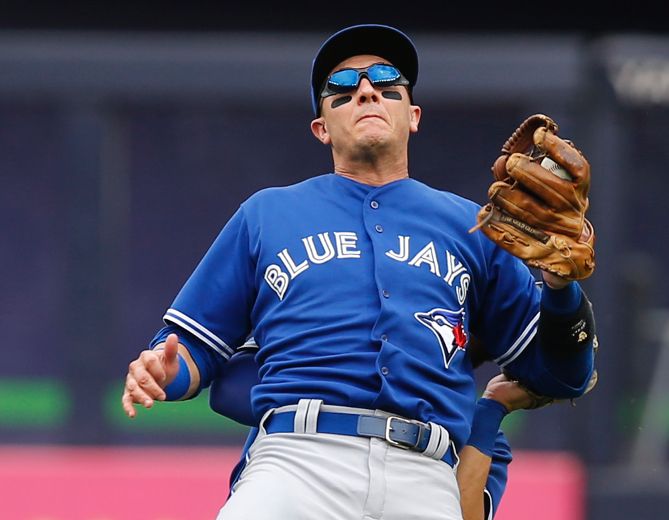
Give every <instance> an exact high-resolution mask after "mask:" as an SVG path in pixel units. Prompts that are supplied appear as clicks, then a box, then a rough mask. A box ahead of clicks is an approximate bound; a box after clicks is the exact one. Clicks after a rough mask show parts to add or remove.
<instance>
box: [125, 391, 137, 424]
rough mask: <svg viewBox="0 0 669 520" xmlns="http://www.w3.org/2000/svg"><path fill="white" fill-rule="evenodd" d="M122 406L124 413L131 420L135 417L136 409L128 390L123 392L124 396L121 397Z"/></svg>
mask: <svg viewBox="0 0 669 520" xmlns="http://www.w3.org/2000/svg"><path fill="white" fill-rule="evenodd" d="M121 405H122V406H123V411H124V412H125V414H126V415H127V416H128V417H130V418H131V419H132V418H134V417H135V415H136V414H137V412H135V407H134V406H133V400H132V397H131V396H130V392H128V390H124V391H123V396H122V397H121Z"/></svg>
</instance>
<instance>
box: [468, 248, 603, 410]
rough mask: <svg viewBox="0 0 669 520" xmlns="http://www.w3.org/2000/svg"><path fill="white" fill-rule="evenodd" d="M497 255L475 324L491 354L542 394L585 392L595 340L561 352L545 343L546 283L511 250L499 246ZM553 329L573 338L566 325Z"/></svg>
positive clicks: (561, 395)
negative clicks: (542, 285) (542, 329)
mask: <svg viewBox="0 0 669 520" xmlns="http://www.w3.org/2000/svg"><path fill="white" fill-rule="evenodd" d="M491 258H492V259H491V261H490V262H489V265H488V272H489V284H488V287H487V290H486V294H485V295H484V300H483V301H484V305H483V309H481V312H480V314H479V316H478V319H477V321H476V322H475V325H474V326H475V334H476V335H477V336H479V337H480V338H481V339H482V341H483V344H484V345H485V347H486V350H487V351H488V355H489V357H490V358H491V359H492V360H493V361H494V362H495V363H496V364H497V365H498V366H499V367H500V368H502V369H503V370H505V371H506V372H507V373H508V374H509V375H510V376H511V377H513V378H515V379H518V380H520V381H522V382H523V384H525V385H526V386H528V387H529V388H531V389H532V390H533V391H535V392H536V393H539V394H541V395H548V396H551V397H555V398H560V399H568V398H573V397H578V396H580V395H582V394H583V392H584V391H585V389H586V388H587V385H588V381H589V380H590V376H591V375H592V371H593V370H594V362H593V361H594V359H593V351H592V342H589V343H588V345H586V348H582V349H580V350H578V351H573V350H572V351H570V349H568V348H565V349H564V351H563V352H562V353H560V354H559V355H555V353H554V352H550V351H549V350H548V349H545V348H543V347H542V345H541V343H540V342H539V339H538V338H539V334H538V332H539V330H540V326H541V319H540V318H541V305H542V290H541V288H540V284H537V281H536V279H535V277H534V276H533V275H532V273H531V272H530V270H529V268H528V267H527V266H525V264H523V263H522V262H521V261H520V260H518V259H517V258H515V257H513V256H512V255H510V254H509V253H507V252H506V251H503V250H501V249H499V248H496V250H495V251H494V252H493V253H492V255H491ZM563 329H564V330H563ZM551 334H553V335H554V336H555V338H560V337H564V338H565V343H567V338H568V337H569V335H570V334H571V333H570V331H569V330H568V328H566V327H562V329H557V328H555V329H554V330H552V331H551ZM563 334H564V336H562V335H563ZM555 342H558V343H559V342H560V340H559V339H556V340H555V341H554V343H555Z"/></svg>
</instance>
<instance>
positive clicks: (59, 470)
mask: <svg viewBox="0 0 669 520" xmlns="http://www.w3.org/2000/svg"><path fill="white" fill-rule="evenodd" d="M239 453H240V448H215V449H214V448H182V447H174V448H171V447H161V448H145V447H141V448H135V447H133V448H70V447H68V448H62V447H25V446H4V447H0V490H2V491H1V492H0V495H1V496H2V499H1V500H0V512H1V514H0V516H1V518H3V519H8V520H213V519H214V518H216V514H217V512H218V510H219V509H220V507H221V506H222V505H223V503H224V501H225V498H226V497H227V492H228V476H229V474H230V471H231V470H232V468H233V466H234V465H235V464H236V462H237V460H238V457H239ZM509 468H510V470H509V485H508V487H507V492H506V494H505V496H504V498H503V500H502V503H501V505H500V509H499V513H498V515H497V516H496V520H510V519H514V520H526V519H527V520H529V519H532V520H534V519H536V518H541V519H542V520H583V519H584V518H585V504H584V500H585V485H586V475H585V469H584V468H583V466H582V464H581V463H580V461H579V460H578V459H577V458H575V457H574V456H572V455H570V454H568V453H556V452H549V453H545V452H517V453H515V454H514V461H513V462H512V464H511V466H510V467H509Z"/></svg>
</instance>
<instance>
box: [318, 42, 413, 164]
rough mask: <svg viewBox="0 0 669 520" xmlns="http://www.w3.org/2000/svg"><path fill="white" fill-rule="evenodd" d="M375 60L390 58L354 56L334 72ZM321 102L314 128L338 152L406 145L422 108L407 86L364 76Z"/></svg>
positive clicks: (324, 141)
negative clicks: (376, 83)
mask: <svg viewBox="0 0 669 520" xmlns="http://www.w3.org/2000/svg"><path fill="white" fill-rule="evenodd" d="M375 63H389V62H388V60H385V59H383V58H381V57H379V56H373V55H360V56H353V57H351V58H348V59H346V60H344V61H342V62H341V63H340V64H339V65H337V66H336V67H335V68H334V69H333V70H332V72H337V71H340V70H342V69H348V68H351V69H364V68H366V67H369V66H370V65H373V64H375ZM391 65H392V64H391ZM321 103H322V108H321V117H319V118H318V119H315V120H314V121H313V122H312V125H311V126H312V131H313V132H314V135H316V137H317V138H318V139H319V140H320V141H321V142H323V143H325V144H331V145H332V147H333V150H334V152H335V154H337V153H339V154H346V153H349V152H352V153H358V152H359V153H369V152H370V151H371V150H374V149H375V150H383V149H384V148H387V147H394V146H401V147H404V148H406V147H407V144H408V140H409V134H410V133H411V132H416V131H418V121H419V119H420V108H419V107H418V106H415V105H412V104H411V101H410V99H409V91H408V90H407V88H406V87H405V86H401V85H395V86H374V85H373V84H372V83H371V82H370V80H369V79H368V78H366V77H361V78H360V81H359V84H358V86H357V88H355V89H353V90H348V91H346V92H342V93H338V94H335V95H330V96H328V97H325V98H322V100H321Z"/></svg>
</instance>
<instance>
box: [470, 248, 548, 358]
mask: <svg viewBox="0 0 669 520" xmlns="http://www.w3.org/2000/svg"><path fill="white" fill-rule="evenodd" d="M493 246H494V245H493V244H492V243H491V244H490V245H488V247H492V251H491V252H490V253H489V260H488V265H487V284H486V286H485V289H484V294H482V299H481V302H482V303H481V304H480V305H479V309H478V312H477V313H476V315H475V316H473V322H472V326H473V332H474V334H475V335H476V336H477V337H478V338H479V339H480V340H481V341H482V343H483V345H484V346H485V349H486V350H487V352H488V356H489V358H490V359H492V360H493V361H494V362H495V363H496V364H497V365H499V366H500V367H501V368H504V367H505V366H506V365H508V364H510V363H512V362H513V361H514V360H515V359H517V358H518V356H520V355H521V354H522V353H523V351H524V350H525V349H526V348H527V347H528V346H529V345H530V344H531V343H532V341H533V340H534V338H535V337H536V334H537V326H538V322H539V304H540V299H541V293H540V290H539V288H538V287H537V286H536V283H535V282H536V280H535V278H534V276H533V275H532V273H531V272H530V270H529V268H528V267H527V266H526V265H525V264H523V263H522V262H521V261H519V260H518V259H517V258H515V257H513V256H512V255H510V254H509V253H507V252H506V251H503V250H502V249H499V248H497V247H493Z"/></svg>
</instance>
